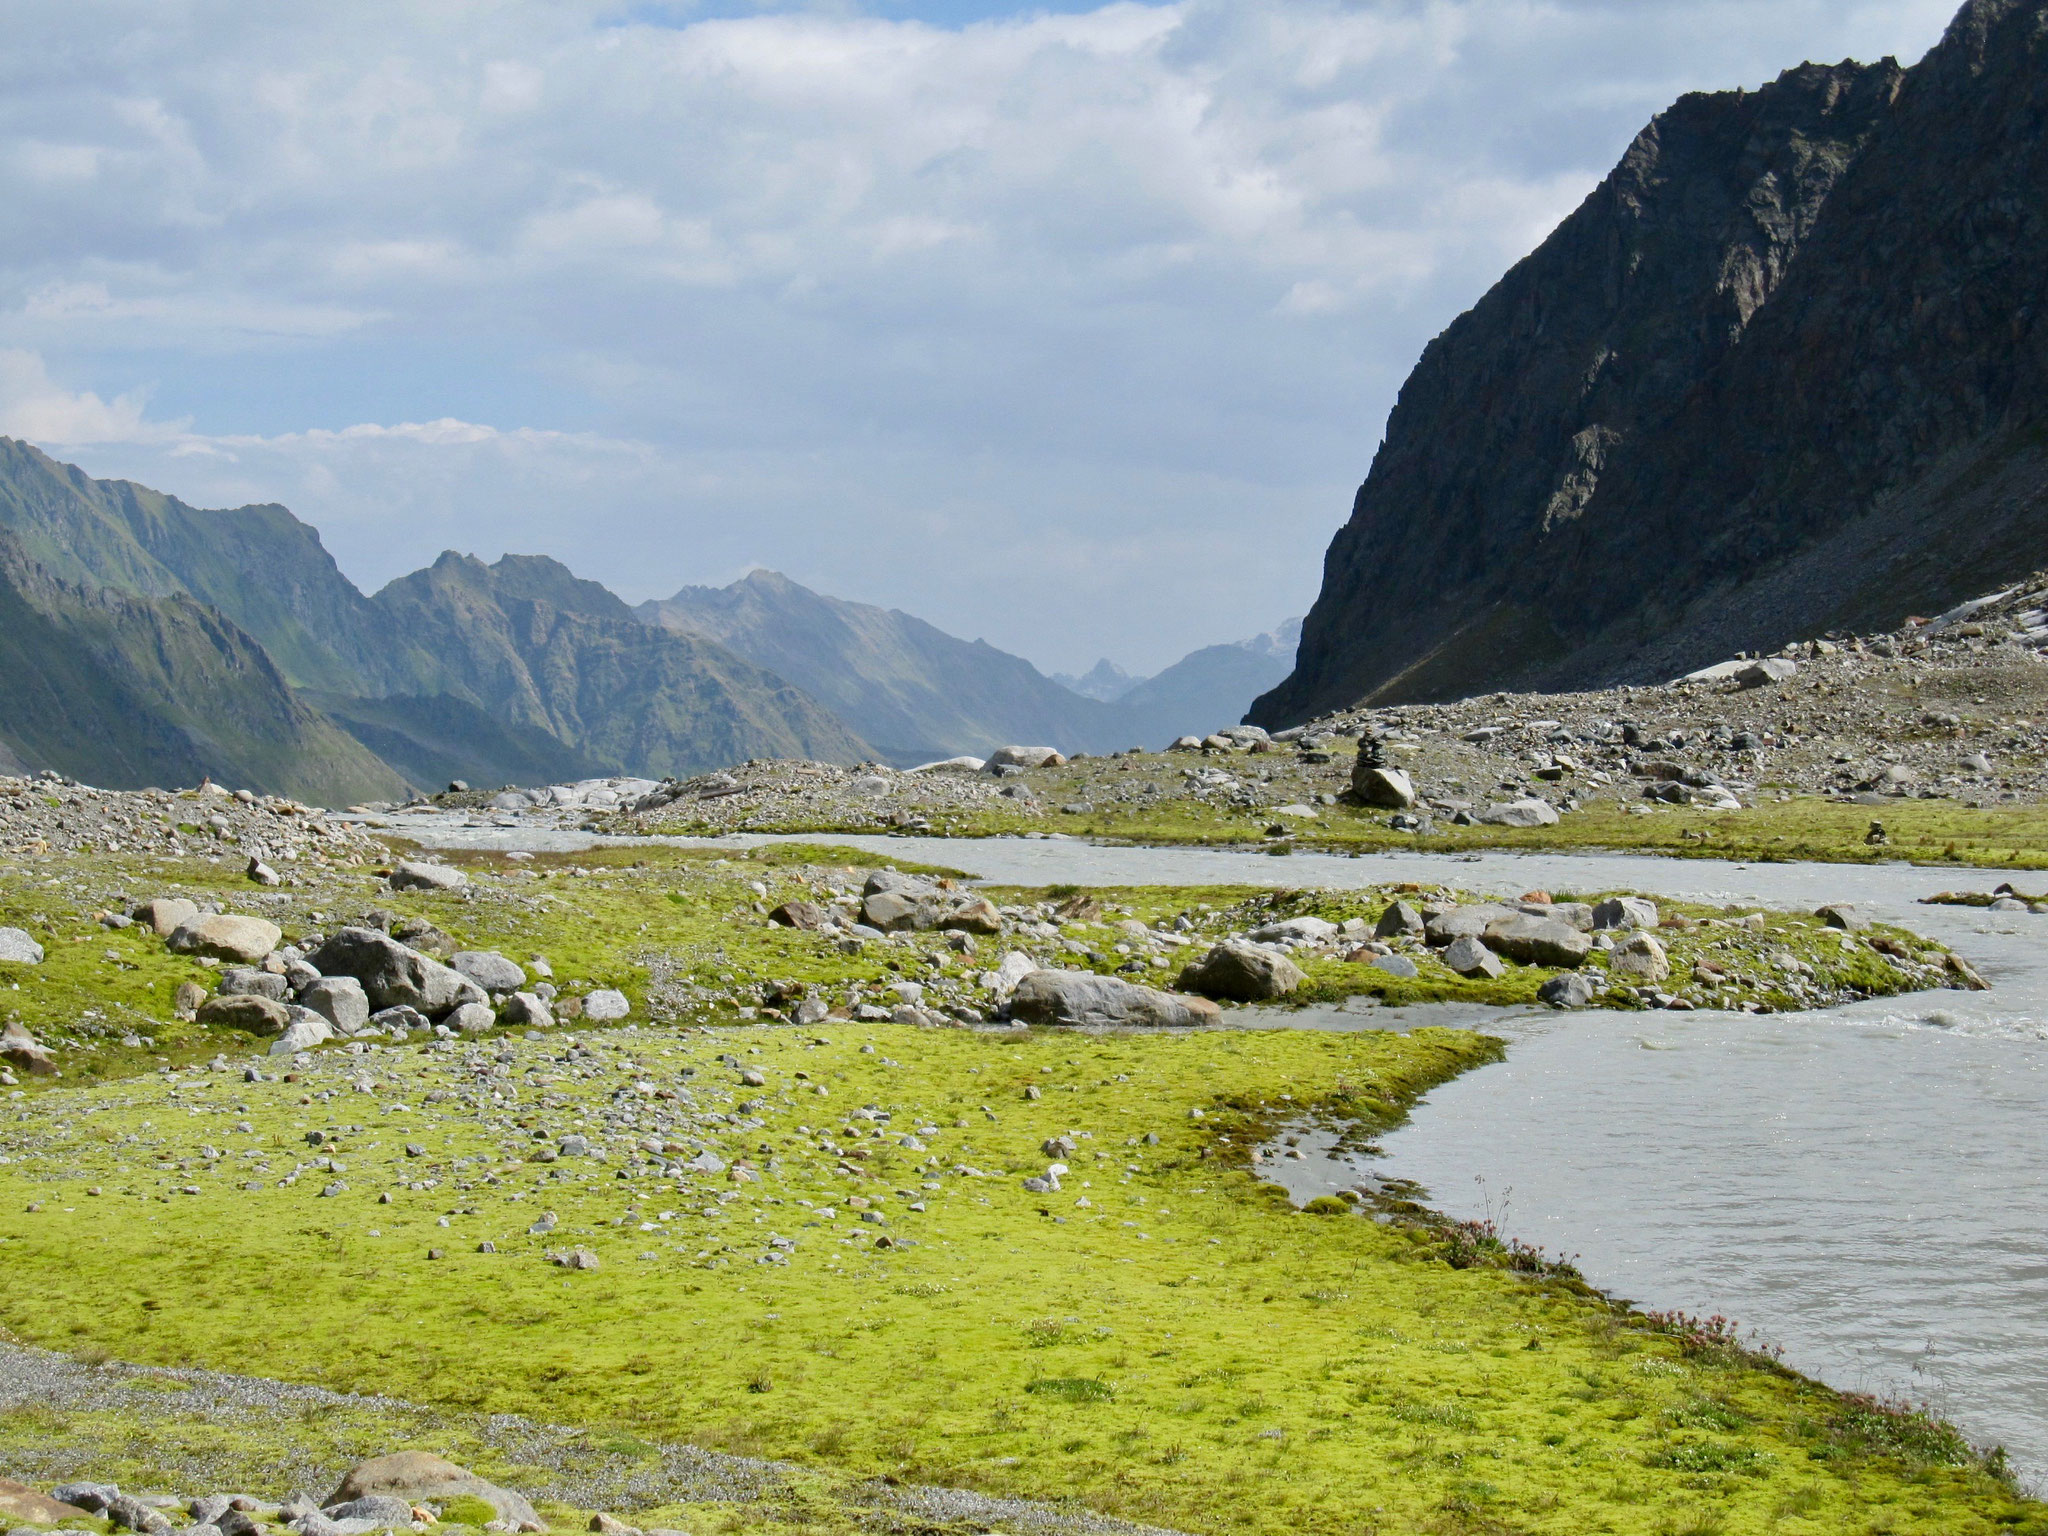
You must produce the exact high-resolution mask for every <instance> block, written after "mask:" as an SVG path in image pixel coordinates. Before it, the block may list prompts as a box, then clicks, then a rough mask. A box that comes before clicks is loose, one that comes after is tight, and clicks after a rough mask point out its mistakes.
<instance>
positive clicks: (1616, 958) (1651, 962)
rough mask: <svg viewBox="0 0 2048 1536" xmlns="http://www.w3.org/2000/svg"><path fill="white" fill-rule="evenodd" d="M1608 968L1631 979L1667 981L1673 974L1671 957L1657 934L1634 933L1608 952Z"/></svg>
mask: <svg viewBox="0 0 2048 1536" xmlns="http://www.w3.org/2000/svg"><path fill="white" fill-rule="evenodd" d="M1607 969H1608V971H1609V972H1610V973H1612V974H1613V975H1616V976H1622V977H1626V978H1627V979H1629V980H1630V981H1638V982H1659V981H1666V980H1669V979H1670V976H1671V957H1670V956H1669V955H1667V954H1665V953H1664V946H1663V945H1662V944H1660V943H1658V942H1657V936H1656V935H1655V934H1653V933H1632V934H1630V935H1629V936H1628V937H1627V938H1625V939H1623V940H1622V941H1621V942H1620V943H1619V944H1617V945H1615V946H1614V948H1613V949H1611V950H1609V951H1608V952H1607Z"/></svg>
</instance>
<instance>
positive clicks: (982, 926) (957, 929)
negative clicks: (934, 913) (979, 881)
mask: <svg viewBox="0 0 2048 1536" xmlns="http://www.w3.org/2000/svg"><path fill="white" fill-rule="evenodd" d="M937 926H939V927H940V928H943V929H945V930H946V931H947V932H949V933H979V934H983V935H992V934H998V933H1001V932H1002V931H1003V914H1002V913H1001V912H998V911H997V910H996V904H995V903H994V902H992V901H990V900H989V899H988V898H987V897H986V896H970V897H969V898H968V899H967V900H965V901H963V902H961V903H959V905H957V906H955V907H952V908H951V909H949V910H948V911H947V912H946V913H945V914H944V915H943V916H941V917H940V918H939V921H938V925H937Z"/></svg>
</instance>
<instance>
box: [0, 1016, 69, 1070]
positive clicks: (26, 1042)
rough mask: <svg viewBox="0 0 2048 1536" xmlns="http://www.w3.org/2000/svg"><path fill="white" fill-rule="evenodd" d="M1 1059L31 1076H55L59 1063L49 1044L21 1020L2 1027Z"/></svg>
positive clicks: (0, 1031)
mask: <svg viewBox="0 0 2048 1536" xmlns="http://www.w3.org/2000/svg"><path fill="white" fill-rule="evenodd" d="M0 1061H4V1062H6V1063H7V1065H8V1066H10V1067H19V1068H21V1070H22V1071H24V1072H26V1073H28V1075H29V1076H31V1077H55V1076H56V1075H57V1063H56V1061H55V1060H54V1059H53V1058H52V1057H51V1055H50V1049H49V1047H48V1046H46V1045H44V1044H42V1043H41V1042H40V1041H38V1040H37V1039H36V1037H35V1036H34V1035H32V1034H30V1033H29V1032H28V1028H27V1026H26V1025H24V1024H22V1023H21V1022H20V1021H19V1020H16V1021H14V1022H12V1023H10V1024H9V1025H8V1026H7V1027H6V1028H5V1029H0Z"/></svg>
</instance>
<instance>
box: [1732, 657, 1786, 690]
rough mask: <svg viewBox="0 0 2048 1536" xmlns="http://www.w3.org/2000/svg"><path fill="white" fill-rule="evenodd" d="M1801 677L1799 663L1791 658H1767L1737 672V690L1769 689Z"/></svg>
mask: <svg viewBox="0 0 2048 1536" xmlns="http://www.w3.org/2000/svg"><path fill="white" fill-rule="evenodd" d="M1798 675H1799V663H1798V662H1796V661H1794V660H1792V658H1791V657H1789V656H1766V657H1764V658H1763V659H1762V660H1761V661H1752V662H1747V663H1745V664H1744V665H1743V666H1741V667H1740V668H1738V669H1737V670H1736V673H1735V686H1736V687H1737V688H1767V687H1769V686H1770V685H1771V684H1772V683H1782V682H1784V681H1785V680H1786V679H1787V678H1792V677H1797V676H1798Z"/></svg>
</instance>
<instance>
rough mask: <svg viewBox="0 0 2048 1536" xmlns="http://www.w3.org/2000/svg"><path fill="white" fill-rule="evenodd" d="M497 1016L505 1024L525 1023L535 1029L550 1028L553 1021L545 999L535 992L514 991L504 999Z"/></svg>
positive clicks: (552, 1025) (553, 1017) (552, 1014)
mask: <svg viewBox="0 0 2048 1536" xmlns="http://www.w3.org/2000/svg"><path fill="white" fill-rule="evenodd" d="M499 1016H500V1018H501V1019H503V1021H504V1022H505V1023H507V1024H526V1025H531V1026H532V1027H534V1028H536V1029H551V1028H553V1027H554V1022H555V1015H554V1013H553V1011H552V1010H551V1009H550V1008H549V1007H548V1002H547V999H546V998H544V997H542V996H541V995H540V994H539V993H537V992H514V993H513V994H512V995H511V996H510V997H508V998H506V999H505V1005H504V1008H503V1011H502V1012H501V1014H500V1015H499Z"/></svg>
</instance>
